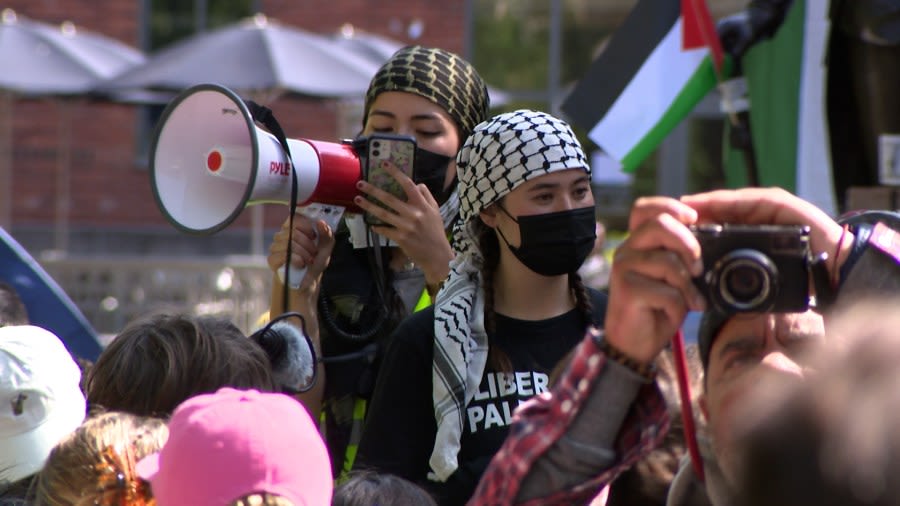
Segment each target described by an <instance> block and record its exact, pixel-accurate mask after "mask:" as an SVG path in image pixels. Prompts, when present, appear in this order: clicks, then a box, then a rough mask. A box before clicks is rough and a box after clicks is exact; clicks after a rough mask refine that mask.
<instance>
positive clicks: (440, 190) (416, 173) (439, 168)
mask: <svg viewBox="0 0 900 506" xmlns="http://www.w3.org/2000/svg"><path fill="white" fill-rule="evenodd" d="M451 160H453V157H451V156H447V155H442V154H440V153H435V152H434V151H428V150H427V149H422V148H420V147H418V146H417V147H416V161H415V168H414V170H413V181H414V182H415V183H416V184H420V183H421V184H424V185H425V187H426V188H428V191H429V192H431V195H432V196H433V197H434V200H436V201H437V203H438V205H442V204H443V203H444V202H446V201H447V199H448V198H450V194H451V193H453V188H455V187H456V178H453V181H451V182H450V185H449V186H447V188H446V189H445V188H444V181H445V180H446V179H447V167H449V166H450V161H451Z"/></svg>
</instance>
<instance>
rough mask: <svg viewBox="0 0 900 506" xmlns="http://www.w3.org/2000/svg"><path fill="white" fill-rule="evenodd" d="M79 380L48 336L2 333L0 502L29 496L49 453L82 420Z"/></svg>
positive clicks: (31, 330) (19, 328)
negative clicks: (27, 493) (34, 479)
mask: <svg viewBox="0 0 900 506" xmlns="http://www.w3.org/2000/svg"><path fill="white" fill-rule="evenodd" d="M80 380H81V372H80V370H79V369H78V365H77V364H76V363H75V361H74V360H72V356H71V355H70V354H69V351H68V350H67V349H66V347H65V345H64V344H63V343H62V341H61V340H60V339H59V338H58V337H56V336H55V335H54V334H53V333H51V332H50V331H48V330H45V329H42V328H40V327H35V326H31V325H16V326H11V327H0V496H16V495H20V494H21V493H22V492H23V491H24V490H27V489H28V488H29V485H30V483H31V479H32V477H33V476H34V474H35V473H37V472H38V471H40V470H41V468H42V467H43V466H44V461H45V460H46V459H47V455H48V454H49V453H50V450H51V449H53V447H54V446H55V445H56V443H58V442H59V441H60V440H61V439H63V438H64V437H66V436H67V435H68V434H70V433H71V432H72V431H74V430H75V429H76V428H77V427H78V426H79V425H80V424H81V422H82V421H83V420H84V417H85V412H86V409H85V408H86V407H85V399H84V395H83V394H82V393H81V389H80V388H79V382H80Z"/></svg>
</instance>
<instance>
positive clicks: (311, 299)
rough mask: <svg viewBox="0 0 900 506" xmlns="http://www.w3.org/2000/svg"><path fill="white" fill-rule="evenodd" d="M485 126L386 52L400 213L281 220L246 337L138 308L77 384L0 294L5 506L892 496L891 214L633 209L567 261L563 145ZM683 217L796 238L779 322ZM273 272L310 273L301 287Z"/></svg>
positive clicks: (567, 142)
mask: <svg viewBox="0 0 900 506" xmlns="http://www.w3.org/2000/svg"><path fill="white" fill-rule="evenodd" d="M488 110H489V100H488V93H487V87H486V86H485V84H484V82H483V81H482V79H481V78H480V77H479V75H478V73H477V72H476V71H475V69H474V68H473V67H472V65H470V64H469V63H468V62H466V61H465V60H463V59H462V58H460V57H459V56H457V55H455V54H452V53H449V52H447V51H444V50H441V49H437V48H428V47H422V46H411V47H407V48H404V49H402V50H400V51H399V52H397V53H396V54H395V55H394V56H393V57H392V58H391V59H390V60H389V61H388V62H386V63H385V64H384V66H383V67H382V68H381V69H380V70H379V71H378V73H377V74H376V75H375V76H374V78H373V79H372V82H371V85H370V89H369V92H368V93H367V95H366V102H365V116H364V120H363V125H362V129H361V131H360V135H361V136H362V137H365V136H366V135H369V134H372V133H376V132H377V133H388V134H399V135H410V136H413V137H415V139H416V142H417V147H416V155H415V160H416V162H415V170H414V173H413V175H412V177H409V176H407V175H405V174H403V173H401V172H400V171H398V170H397V168H396V167H394V166H393V165H391V164H390V163H387V165H386V166H384V167H383V168H384V169H385V170H386V171H387V172H388V173H389V174H391V175H392V176H393V178H394V179H395V180H396V181H397V183H398V184H399V185H400V187H402V189H403V191H404V193H405V196H406V198H405V199H404V198H398V197H396V196H394V195H391V194H389V193H387V192H385V191H383V190H382V189H380V188H378V187H375V186H373V185H372V184H370V183H367V182H366V181H365V180H362V181H360V182H359V184H358V189H359V191H360V196H359V197H358V198H357V199H356V202H355V204H356V205H358V206H359V208H360V209H361V210H362V213H363V214H364V213H370V214H371V215H373V216H375V217H377V218H378V222H380V223H381V224H380V225H370V224H369V223H368V222H367V220H365V218H364V217H363V214H353V215H350V214H348V215H346V216H345V217H344V218H343V220H342V221H341V222H340V224H339V225H338V226H337V227H336V228H335V229H334V230H332V229H331V227H329V226H328V224H327V223H325V222H324V221H321V220H314V219H311V218H308V217H306V216H304V215H302V214H298V215H296V216H295V217H292V218H290V219H288V220H286V221H285V223H284V225H283V226H282V228H281V230H280V231H279V232H278V233H276V234H275V237H274V240H273V243H272V245H271V248H270V254H269V257H268V263H269V266H270V267H271V269H272V271H273V276H272V297H271V307H270V311H269V320H268V323H267V324H266V325H264V326H263V327H262V328H261V329H259V330H258V331H256V332H254V333H252V334H251V335H249V336H248V335H245V334H244V333H242V332H241V331H240V330H239V329H238V328H237V327H236V326H235V325H233V324H232V323H231V322H230V321H228V320H227V319H224V318H219V317H211V316H193V315H188V314H167V313H166V314H154V315H148V316H147V317H145V318H142V319H139V320H136V321H134V322H132V323H131V324H129V325H128V326H126V327H125V328H124V329H122V331H121V332H120V333H119V334H118V335H117V336H116V337H115V338H114V339H113V340H112V342H111V343H110V344H109V346H108V347H106V348H105V349H104V350H103V352H102V353H101V355H100V356H99V358H98V359H97V360H96V362H95V363H94V364H91V365H90V366H89V367H80V366H79V362H78V360H77V357H73V356H72V355H71V354H70V353H69V352H68V351H67V350H66V348H65V345H64V344H63V343H62V341H61V340H60V339H59V338H58V337H57V336H55V335H53V334H52V333H51V332H49V331H47V330H45V329H42V328H40V327H38V326H36V325H32V324H31V323H30V322H29V321H28V316H27V311H26V309H25V307H24V305H23V304H22V303H21V301H19V300H17V298H16V294H15V291H14V290H13V289H11V287H9V286H8V285H4V284H0V505H32V504H33V505H53V506H61V505H88V504H90V505H145V506H149V505H159V506H170V505H196V506H206V505H209V506H227V505H270V504H271V505H288V506H290V505H297V506H299V505H301V504H303V505H322V506H324V505H328V504H334V505H339V506H343V505H347V506H364V505H365V506H368V505H375V504H379V505H385V504H397V505H426V506H427V505H430V504H434V505H441V506H449V505H464V504H469V505H476V506H477V505H504V504H595V505H604V504H606V505H619V504H630V505H635V504H669V505H675V506H680V505H714V506H724V505H732V504H738V505H743V504H746V505H751V504H752V505H761V504H766V505H770V504H776V505H777V504H812V503H815V504H894V503H896V502H897V500H898V499H900V496H898V492H897V491H896V490H895V489H894V486H893V485H892V483H893V482H892V480H891V478H890V476H891V475H892V474H891V473H892V472H893V470H894V469H895V468H894V466H896V465H897V463H898V462H900V458H898V456H900V454H898V453H897V450H898V449H900V445H898V444H897V441H896V437H895V436H894V431H893V430H892V420H893V417H892V416H891V415H892V414H893V409H892V408H893V407H894V405H893V402H894V401H895V400H896V399H897V394H896V393H895V390H896V389H894V388H893V387H894V386H895V385H896V384H897V382H896V372H895V369H894V367H893V364H894V362H893V358H894V357H896V356H897V354H898V351H896V350H900V348H898V346H897V345H898V343H897V342H896V341H897V339H898V337H900V333H898V331H897V329H898V328H900V321H898V320H897V318H896V317H895V315H893V307H894V306H893V305H892V303H891V301H892V300H893V299H892V298H891V297H892V296H894V295H896V294H897V292H898V289H900V235H898V234H900V218H898V217H896V216H895V215H893V214H892V213H888V212H880V213H879V212H876V213H861V214H856V215H852V216H848V217H845V218H843V219H839V220H836V219H833V218H832V217H830V216H829V215H828V214H826V213H825V212H823V211H821V210H820V209H818V208H816V207H815V206H814V205H812V204H810V203H808V202H806V201H804V200H802V199H800V198H798V197H796V196H794V195H792V194H790V193H788V192H786V191H784V190H780V189H777V188H766V189H759V188H749V189H741V190H720V191H713V192H707V193H701V194H695V195H687V196H683V197H681V198H670V197H644V198H641V199H638V200H637V201H636V203H635V204H634V207H633V208H632V211H631V214H630V219H629V225H628V236H627V238H626V239H625V240H624V242H623V243H622V244H620V245H619V246H618V247H617V248H616V252H615V257H614V261H613V262H612V263H611V265H609V264H608V263H602V265H591V266H590V269H589V270H588V269H585V265H586V263H585V262H586V260H587V259H588V258H589V256H591V255H592V252H594V254H596V249H597V247H598V245H599V244H602V237H598V236H599V235H600V233H602V232H603V228H602V225H598V221H597V216H596V215H595V206H594V200H593V196H592V192H591V179H590V173H591V168H590V166H589V164H588V162H587V157H586V156H585V153H584V151H583V150H582V147H581V145H580V144H579V141H578V140H577V138H576V136H575V134H574V133H573V131H572V129H571V128H570V126H569V125H568V124H566V123H565V122H564V121H562V120H561V119H559V118H556V117H553V116H552V115H550V114H547V113H544V112H540V111H534V110H528V109H521V110H516V111H512V112H507V113H503V114H499V115H496V116H493V117H489V115H488ZM366 197H371V198H373V199H374V200H377V201H378V202H380V203H381V204H383V206H382V205H379V204H376V203H374V202H373V201H372V200H370V199H368V198H366ZM704 224H737V225H746V226H754V227H771V226H775V225H783V226H802V227H800V228H799V229H798V230H801V232H800V233H799V235H798V238H799V239H802V240H803V241H802V243H803V244H805V245H806V246H807V248H808V250H805V251H803V252H802V254H801V256H800V257H799V258H800V259H801V260H802V261H803V265H804V267H803V268H804V269H807V268H808V270H807V271H806V272H784V273H778V272H777V269H776V273H775V274H774V275H773V276H774V277H773V278H771V279H769V278H766V279H765V280H763V281H762V282H763V283H764V284H765V283H768V284H769V285H771V286H769V285H766V286H768V290H769V291H771V293H773V294H775V295H776V297H777V296H781V295H784V294H779V292H778V282H779V280H783V279H787V278H786V277H798V276H800V277H802V279H807V276H808V279H809V286H810V287H811V291H810V292H809V293H808V294H805V295H804V296H803V297H802V301H800V302H802V304H801V305H802V308H800V309H799V310H798V309H797V308H796V307H794V306H791V310H790V311H781V310H777V309H778V308H777V307H775V306H777V305H774V306H773V305H772V304H768V305H765V304H761V305H755V306H752V307H749V309H748V308H745V307H742V306H739V305H738V304H735V305H734V306H733V307H727V308H723V307H722V305H721V303H719V302H720V301H719V302H717V303H713V302H712V301H711V300H710V296H709V295H710V293H709V292H708V291H706V290H707V289H709V286H710V285H711V284H710V283H705V284H704V283H699V282H698V280H703V279H706V275H707V273H708V272H710V271H711V270H713V269H714V268H715V264H716V262H717V261H718V259H715V258H709V257H708V256H704V251H703V249H702V248H701V244H700V240H699V239H698V236H697V232H696V230H697V229H696V226H698V225H704ZM762 230H768V229H767V228H762ZM779 230H780V229H779ZM760 249H762V250H765V249H766V246H765V243H764V244H763V245H761V246H760ZM753 258H758V256H757V257H753ZM762 262H763V263H765V262H764V261H762ZM286 263H289V264H290V265H291V266H293V267H297V268H305V269H306V274H305V276H304V278H303V280H302V282H301V283H300V285H299V287H298V288H296V289H287V288H286V287H285V286H284V284H282V281H281V279H280V277H279V276H278V272H279V270H280V269H282V268H283V267H284V265H285V264H286ZM766 265H768V264H766ZM790 265H794V264H790ZM588 272H590V273H591V274H590V275H591V276H592V277H593V276H594V275H597V276H598V277H597V279H601V280H602V281H596V282H594V281H591V282H590V283H588V282H587V281H585V280H583V279H582V274H587V273H588ZM598 272H599V274H597V273H598ZM607 282H608V287H606V288H604V289H603V290H598V289H597V288H596V286H595V283H597V284H600V285H606V284H607ZM750 284H751V285H752V284H753V281H752V280H751V281H750ZM712 286H715V285H714V284H712ZM876 297H877V298H878V299H880V300H879V302H878V303H877V304H875V303H870V302H866V301H870V300H872V299H870V298H876ZM886 301H887V302H886ZM795 302H796V301H795ZM795 305H796V304H795ZM773 308H774V309H775V310H773ZM691 311H698V312H702V313H703V317H702V320H701V323H700V329H699V333H698V336H697V344H696V347H689V348H688V350H687V353H686V357H687V363H684V362H683V361H684V360H685V358H684V356H682V355H681V354H680V353H677V352H676V351H675V349H674V348H676V347H673V346H671V345H672V343H673V339H676V340H677V339H679V329H681V328H682V326H683V323H684V320H685V318H686V316H687V315H688V313H689V312H691ZM679 369H683V371H682V372H681V374H682V375H683V377H682V378H679V372H678V371H679ZM689 387H692V388H690V390H692V391H693V394H694V395H693V396H686V395H679V394H680V393H687V390H685V389H688V388H689ZM680 389H681V390H680ZM683 403H687V404H689V405H690V408H691V409H690V410H687V412H691V411H693V412H695V413H697V417H696V419H693V418H691V419H690V420H696V421H697V423H696V428H694V427H695V424H694V423H686V420H685V419H683V418H679V415H680V413H682V412H685V411H686V410H685V409H684V408H685V407H686V406H684V405H683ZM857 415H859V416H857ZM688 416H690V415H688ZM694 443H696V448H697V450H698V451H697V452H696V453H693V454H692V452H690V451H688V450H689V448H691V447H692V446H691V445H693V444H694ZM692 457H693V458H692ZM798 477H799V478H798ZM798 480H799V481H798Z"/></svg>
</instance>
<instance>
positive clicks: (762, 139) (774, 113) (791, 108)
mask: <svg viewBox="0 0 900 506" xmlns="http://www.w3.org/2000/svg"><path fill="white" fill-rule="evenodd" d="M829 29H830V26H829V21H828V5H827V2H821V1H819V0H797V1H795V2H793V3H792V5H791V7H790V10H788V11H787V15H786V17H785V19H784V22H783V23H782V24H781V26H780V27H779V28H778V31H776V32H775V34H774V36H773V37H772V38H771V39H767V40H763V41H760V42H758V43H757V44H754V45H753V46H752V47H751V48H750V49H749V50H748V51H747V53H746V54H745V55H744V57H743V60H742V62H741V66H742V67H743V73H744V76H745V78H746V81H747V94H748V98H749V100H750V104H751V107H750V131H751V135H752V137H753V149H754V153H755V155H756V165H757V171H758V177H759V184H760V186H778V187H781V188H784V189H786V190H788V191H790V192H792V193H794V194H796V195H797V196H799V197H801V198H803V199H805V200H808V201H810V202H812V203H813V204H815V205H816V206H818V207H819V208H821V209H822V210H824V211H825V212H828V213H830V214H834V213H835V212H836V211H837V202H836V200H835V194H834V188H833V184H832V182H833V174H832V171H833V167H832V164H831V154H830V152H829V149H830V148H829V129H828V127H827V125H828V120H827V111H826V103H827V102H826V100H825V90H826V68H825V64H824V62H825V57H826V51H827V45H828V35H829ZM773 76H774V77H773ZM724 154H725V157H724V158H725V160H724V162H725V176H726V181H727V183H728V186H729V187H731V188H739V187H741V186H744V185H746V184H747V179H746V168H745V166H744V160H743V154H742V152H741V151H740V150H738V149H737V148H732V147H731V146H730V145H729V137H728V136H727V135H726V136H725V153H724Z"/></svg>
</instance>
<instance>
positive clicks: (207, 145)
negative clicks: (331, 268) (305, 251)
mask: <svg viewBox="0 0 900 506" xmlns="http://www.w3.org/2000/svg"><path fill="white" fill-rule="evenodd" d="M287 144H288V147H289V148H290V152H291V158H292V159H293V162H294V167H293V168H294V170H291V164H290V161H289V160H288V157H287V154H286V153H285V151H284V149H283V148H282V146H281V144H280V143H279V141H278V139H277V138H276V137H275V136H274V135H272V134H271V133H269V132H267V131H265V130H263V129H261V128H259V127H257V126H256V125H255V123H254V120H253V116H252V115H251V114H250V111H249V109H248V108H247V105H246V104H245V103H244V101H243V100H241V98H240V97H238V96H237V95H236V94H235V93H234V92H232V91H231V90H229V89H228V88H225V87H223V86H219V85H215V84H200V85H197V86H194V87H191V88H189V89H187V90H185V91H184V92H182V93H181V94H179V95H178V96H177V97H175V98H174V99H173V100H172V102H171V103H169V105H168V106H167V107H166V109H165V110H164V111H163V114H162V117H161V119H160V122H159V124H158V126H157V129H156V132H155V134H154V137H153V142H152V145H151V148H150V180H151V186H152V188H153V196H154V198H155V199H156V203H157V204H158V205H159V208H160V210H162V213H163V215H165V217H166V219H168V221H169V222H170V223H172V225H174V226H175V227H176V228H178V229H179V230H182V231H184V232H191V233H197V234H211V233H214V232H217V231H219V230H222V229H223V228H225V227H226V226H228V225H229V224H230V223H231V222H233V221H234V220H235V219H236V218H237V217H238V215H239V214H240V213H241V211H242V210H243V209H244V207H246V206H248V205H252V204H262V203H280V204H290V203H291V188H292V181H291V178H292V177H293V178H294V179H295V180H296V182H297V186H296V187H297V198H296V203H297V205H301V206H302V205H305V204H309V203H313V202H316V203H321V204H330V205H335V206H343V207H345V208H348V210H351V211H357V212H358V211H359V209H358V208H357V207H356V206H355V205H354V204H353V198H354V197H355V196H356V195H357V194H358V190H357V189H356V182H357V181H359V180H360V178H361V177H362V166H361V163H360V157H359V155H358V154H357V153H356V150H355V149H354V147H353V146H352V145H350V144H349V143H332V142H324V141H314V140H308V139H287Z"/></svg>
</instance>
